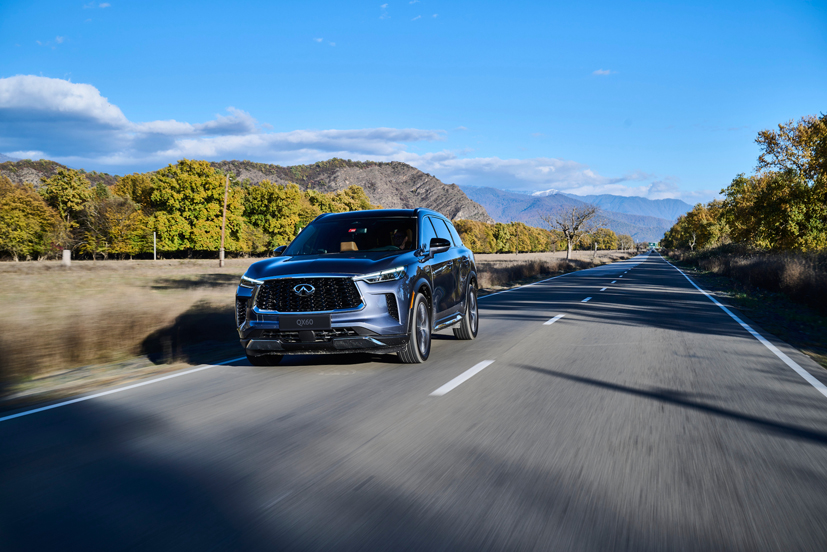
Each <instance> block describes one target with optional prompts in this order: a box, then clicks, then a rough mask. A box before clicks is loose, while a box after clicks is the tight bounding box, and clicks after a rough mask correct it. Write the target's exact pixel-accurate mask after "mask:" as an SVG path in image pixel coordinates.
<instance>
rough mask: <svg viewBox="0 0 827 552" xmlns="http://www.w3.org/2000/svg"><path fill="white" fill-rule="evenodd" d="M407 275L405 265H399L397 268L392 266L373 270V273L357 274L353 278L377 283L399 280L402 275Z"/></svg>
mask: <svg viewBox="0 0 827 552" xmlns="http://www.w3.org/2000/svg"><path fill="white" fill-rule="evenodd" d="M404 275H405V267H404V266H398V267H396V268H391V269H390V270H383V271H381V272H373V273H371V274H365V275H364V276H357V277H355V278H354V279H353V280H354V281H356V282H358V281H360V280H361V281H363V282H367V283H369V284H377V283H379V282H391V281H393V280H398V279H400V278H401V277H402V276H404Z"/></svg>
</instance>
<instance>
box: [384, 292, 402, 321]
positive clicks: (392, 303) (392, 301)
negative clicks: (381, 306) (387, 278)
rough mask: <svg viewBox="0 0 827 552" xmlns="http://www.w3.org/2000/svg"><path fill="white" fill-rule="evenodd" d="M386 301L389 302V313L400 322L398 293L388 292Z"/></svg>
mask: <svg viewBox="0 0 827 552" xmlns="http://www.w3.org/2000/svg"><path fill="white" fill-rule="evenodd" d="M385 301H386V302H387V303H388V314H390V315H391V316H392V317H393V319H394V320H396V321H397V322H399V307H398V306H397V305H396V295H394V294H393V293H386V294H385Z"/></svg>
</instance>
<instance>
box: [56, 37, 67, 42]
mask: <svg viewBox="0 0 827 552" xmlns="http://www.w3.org/2000/svg"><path fill="white" fill-rule="evenodd" d="M64 40H66V38H65V37H62V36H56V37H55V42H57V43H58V44H63V41H64Z"/></svg>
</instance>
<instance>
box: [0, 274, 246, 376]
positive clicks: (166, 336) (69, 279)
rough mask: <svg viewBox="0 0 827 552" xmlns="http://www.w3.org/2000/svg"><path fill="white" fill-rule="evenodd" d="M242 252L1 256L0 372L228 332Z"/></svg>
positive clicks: (34, 372)
mask: <svg viewBox="0 0 827 552" xmlns="http://www.w3.org/2000/svg"><path fill="white" fill-rule="evenodd" d="M251 262H252V260H250V259H230V260H228V261H227V266H225V268H218V262H217V261H204V260H193V261H157V262H153V261H109V262H100V261H99V262H91V261H83V262H73V263H72V266H71V267H70V268H65V267H62V266H60V263H58V262H28V263H0V278H2V280H3V284H4V285H3V286H2V289H0V309H2V310H0V312H2V318H0V376H2V379H4V380H6V381H7V382H8V380H15V381H19V380H21V379H28V378H33V377H42V376H47V375H49V374H54V373H56V372H62V371H65V370H69V369H72V368H76V367H78V366H83V365H88V364H93V363H104V362H113V361H120V360H124V359H126V358H129V357H134V356H136V355H149V357H150V358H152V359H153V360H154V361H156V362H169V361H171V360H174V359H180V358H183V357H184V356H186V355H188V354H190V353H189V352H188V351H186V350H185V348H186V345H188V344H191V343H194V342H201V341H213V342H223V341H227V340H231V339H232V338H233V336H234V335H235V332H234V328H233V301H234V298H233V292H234V289H235V286H236V284H237V283H238V279H239V278H240V276H241V274H242V273H243V272H244V270H245V269H246V268H247V266H249V265H250V263H251Z"/></svg>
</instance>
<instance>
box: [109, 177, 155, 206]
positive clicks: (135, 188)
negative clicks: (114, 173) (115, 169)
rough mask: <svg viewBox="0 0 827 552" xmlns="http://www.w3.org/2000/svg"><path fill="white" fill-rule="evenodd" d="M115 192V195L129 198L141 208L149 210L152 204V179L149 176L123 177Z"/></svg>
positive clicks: (116, 185)
mask: <svg viewBox="0 0 827 552" xmlns="http://www.w3.org/2000/svg"><path fill="white" fill-rule="evenodd" d="M113 191H114V193H115V195H119V196H121V197H125V198H128V199H130V200H132V201H133V202H134V203H136V204H137V205H139V206H140V207H141V208H148V207H149V206H150V204H151V203H152V191H153V189H152V179H151V178H150V176H149V175H147V174H140V173H134V174H128V175H126V176H122V177H121V178H120V180H118V183H117V184H115V189H114V190H113Z"/></svg>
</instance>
